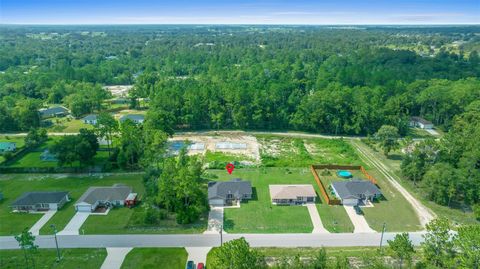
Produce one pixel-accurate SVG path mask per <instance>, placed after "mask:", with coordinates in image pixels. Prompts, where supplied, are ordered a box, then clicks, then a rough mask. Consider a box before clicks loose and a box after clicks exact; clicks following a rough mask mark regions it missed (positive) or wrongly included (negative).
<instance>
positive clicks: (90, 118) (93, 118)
mask: <svg viewBox="0 0 480 269" xmlns="http://www.w3.org/2000/svg"><path fill="white" fill-rule="evenodd" d="M82 120H83V123H85V124H91V125H96V124H97V115H95V114H90V115H87V116H85V117H84V118H83V119H82Z"/></svg>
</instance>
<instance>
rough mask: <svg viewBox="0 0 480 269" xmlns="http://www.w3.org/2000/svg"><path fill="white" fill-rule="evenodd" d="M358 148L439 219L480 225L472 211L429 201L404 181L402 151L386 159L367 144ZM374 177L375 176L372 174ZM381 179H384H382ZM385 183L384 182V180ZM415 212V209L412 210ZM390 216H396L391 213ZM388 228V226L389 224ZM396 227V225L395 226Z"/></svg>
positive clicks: (361, 143)
mask: <svg viewBox="0 0 480 269" xmlns="http://www.w3.org/2000/svg"><path fill="white" fill-rule="evenodd" d="M355 143H356V145H357V146H360V147H362V149H364V150H367V151H368V152H370V153H371V154H373V155H375V157H377V158H378V159H380V160H381V161H382V162H383V163H384V164H385V165H386V166H387V167H388V168H389V171H390V172H391V174H393V175H394V177H395V178H396V180H397V182H398V183H400V184H401V185H402V186H403V187H404V188H406V189H407V190H408V191H409V192H410V193H411V194H412V195H413V196H414V197H415V198H417V199H418V200H419V201H421V202H422V204H423V205H425V206H427V207H428V208H430V209H431V210H433V211H434V212H435V213H436V214H437V215H438V216H439V217H446V218H448V219H450V220H452V221H453V222H454V223H458V224H478V223H479V221H477V220H475V216H474V214H473V213H472V212H471V211H470V212H469V211H464V210H462V209H457V208H450V207H448V206H442V205H438V204H436V203H434V202H432V201H429V200H428V199H427V198H426V197H425V196H424V195H423V193H422V189H421V188H420V187H418V186H414V185H413V182H412V181H410V180H406V179H403V177H402V175H401V170H400V164H401V162H402V157H403V154H402V153H401V152H400V151H396V152H394V153H393V154H390V155H389V157H388V158H387V157H385V156H384V155H383V153H382V152H381V151H375V150H373V149H371V148H370V147H368V146H367V145H366V144H365V143H363V142H359V141H356V142H355ZM372 175H373V174H372ZM373 176H374V177H376V175H373ZM379 179H382V177H380V178H379ZM382 181H383V180H382ZM412 210H413V209H412ZM390 215H396V214H395V213H394V212H391V213H390ZM387 226H388V224H387ZM394 226H395V224H394Z"/></svg>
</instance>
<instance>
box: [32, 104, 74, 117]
mask: <svg viewBox="0 0 480 269" xmlns="http://www.w3.org/2000/svg"><path fill="white" fill-rule="evenodd" d="M38 113H40V116H41V117H42V119H46V118H53V117H64V116H66V115H68V114H69V113H70V111H69V110H68V109H67V108H65V107H63V106H54V107H50V108H42V109H40V110H38Z"/></svg>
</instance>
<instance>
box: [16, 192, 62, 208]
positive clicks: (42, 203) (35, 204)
mask: <svg viewBox="0 0 480 269" xmlns="http://www.w3.org/2000/svg"><path fill="white" fill-rule="evenodd" d="M68 201H70V198H69V196H68V191H37V192H25V193H23V194H22V195H21V196H20V197H18V198H17V199H16V200H15V201H13V203H12V204H11V205H10V207H11V208H12V209H13V210H17V211H44V210H45V211H46V210H57V209H60V208H61V207H62V206H63V205H64V204H65V203H66V202H68Z"/></svg>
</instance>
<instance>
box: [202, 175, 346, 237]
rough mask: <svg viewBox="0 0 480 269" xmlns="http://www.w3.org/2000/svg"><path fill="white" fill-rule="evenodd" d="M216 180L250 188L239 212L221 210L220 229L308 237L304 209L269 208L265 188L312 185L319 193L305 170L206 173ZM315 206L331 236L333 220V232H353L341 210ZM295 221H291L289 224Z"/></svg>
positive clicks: (308, 223)
mask: <svg viewBox="0 0 480 269" xmlns="http://www.w3.org/2000/svg"><path fill="white" fill-rule="evenodd" d="M209 173H211V174H215V175H217V176H218V177H219V180H229V179H232V178H236V177H240V178H242V179H244V180H250V181H251V182H252V186H253V188H254V195H255V197H254V199H252V200H250V201H248V202H244V203H242V204H241V207H240V208H232V209H225V213H224V214H225V215H224V228H225V230H226V231H227V232H229V233H287V232H292V233H295V232H297V233H310V232H311V231H312V230H313V225H312V222H311V220H310V216H309V214H308V210H307V208H306V207H304V206H275V205H272V204H271V201H270V193H269V189H268V185H269V184H289V183H291V184H312V185H313V187H314V188H315V190H316V191H317V194H318V193H319V190H318V186H317V185H316V183H315V181H314V179H313V176H312V174H311V173H310V170H309V169H307V168H249V169H238V170H235V171H234V172H233V173H232V175H228V173H227V172H226V171H224V170H210V171H209ZM318 202H319V206H318V209H319V214H320V216H323V217H325V218H323V217H322V221H323V222H324V223H332V225H327V228H330V230H331V231H332V232H334V229H333V227H332V226H333V220H334V219H335V221H337V225H336V227H337V228H336V229H337V232H350V231H352V230H353V228H350V227H351V225H352V224H351V223H350V220H349V218H348V215H347V213H346V212H345V210H344V209H343V207H330V206H323V204H320V203H321V201H320V200H318ZM292 220H295V221H292Z"/></svg>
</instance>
